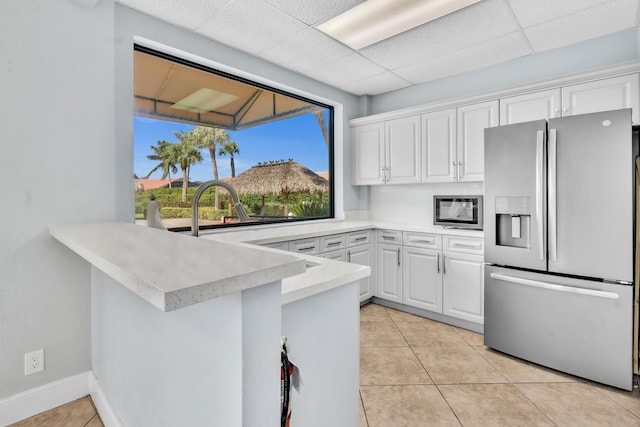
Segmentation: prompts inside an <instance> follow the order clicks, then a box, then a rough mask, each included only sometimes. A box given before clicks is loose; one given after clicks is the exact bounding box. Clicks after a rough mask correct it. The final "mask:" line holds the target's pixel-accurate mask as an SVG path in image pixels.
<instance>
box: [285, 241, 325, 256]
mask: <svg viewBox="0 0 640 427" xmlns="http://www.w3.org/2000/svg"><path fill="white" fill-rule="evenodd" d="M319 240H320V239H319V238H317V237H311V238H309V239H299V240H292V241H290V242H289V250H290V251H291V252H298V253H301V254H308V255H316V254H318V253H320V241H319Z"/></svg>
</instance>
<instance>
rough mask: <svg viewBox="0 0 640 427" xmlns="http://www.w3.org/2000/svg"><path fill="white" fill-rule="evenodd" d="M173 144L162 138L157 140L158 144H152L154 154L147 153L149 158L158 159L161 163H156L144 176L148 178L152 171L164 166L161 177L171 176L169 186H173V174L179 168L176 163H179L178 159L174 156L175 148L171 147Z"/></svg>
mask: <svg viewBox="0 0 640 427" xmlns="http://www.w3.org/2000/svg"><path fill="white" fill-rule="evenodd" d="M172 145H173V144H172V143H170V142H168V141H165V140H160V141H158V142H157V145H152V146H150V148H151V150H152V151H153V154H149V155H147V159H149V160H157V161H159V162H160V163H158V164H157V165H156V167H154V168H153V169H151V171H150V172H149V173H148V174H147V176H145V177H144V178H145V179H147V178H149V177H150V176H151V174H152V173H154V172H155V171H157V170H158V169H160V168H162V177H161V178H160V179H165V178H166V177H167V176H168V177H169V188H171V174H172V173H173V174H176V173H178V168H177V167H176V163H178V161H177V159H176V158H174V150H173V149H172V148H171V146H172Z"/></svg>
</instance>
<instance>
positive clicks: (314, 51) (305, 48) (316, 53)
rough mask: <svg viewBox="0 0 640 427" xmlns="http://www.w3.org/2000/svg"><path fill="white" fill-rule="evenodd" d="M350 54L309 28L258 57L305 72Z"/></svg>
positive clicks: (344, 48) (327, 37) (347, 50)
mask: <svg viewBox="0 0 640 427" xmlns="http://www.w3.org/2000/svg"><path fill="white" fill-rule="evenodd" d="M351 54H353V50H351V49H349V48H348V47H346V46H344V45H342V44H340V43H336V42H335V40H333V39H332V38H331V37H329V36H327V35H325V34H324V33H322V32H320V31H318V30H316V29H315V28H311V27H309V28H307V29H306V30H304V31H302V32H300V33H297V34H294V35H293V36H291V37H289V38H288V39H286V40H284V41H283V42H282V43H278V44H277V45H275V46H273V47H272V48H270V49H268V50H266V51H264V52H262V53H260V54H259V56H260V57H261V58H264V59H266V60H268V61H271V62H274V63H276V64H287V66H288V67H291V68H293V69H294V70H296V71H300V72H305V71H307V70H310V69H313V68H317V67H321V66H323V65H324V64H326V63H328V62H332V61H335V60H336V59H339V58H342V57H345V56H348V55H351Z"/></svg>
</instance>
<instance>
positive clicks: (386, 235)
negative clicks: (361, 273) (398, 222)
mask: <svg viewBox="0 0 640 427" xmlns="http://www.w3.org/2000/svg"><path fill="white" fill-rule="evenodd" d="M377 255H378V256H377V259H376V261H377V262H376V268H377V271H376V273H377V278H378V286H377V290H376V292H375V294H376V296H377V297H380V298H383V299H386V300H389V301H395V302H399V303H401V302H402V232H401V231H397V230H378V249H377Z"/></svg>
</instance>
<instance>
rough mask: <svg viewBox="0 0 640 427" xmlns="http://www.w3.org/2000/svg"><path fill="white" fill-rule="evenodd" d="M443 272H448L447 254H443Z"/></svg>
mask: <svg viewBox="0 0 640 427" xmlns="http://www.w3.org/2000/svg"><path fill="white" fill-rule="evenodd" d="M442 274H447V256H446V255H445V254H442Z"/></svg>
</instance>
